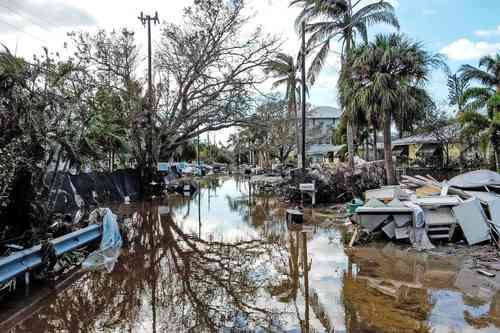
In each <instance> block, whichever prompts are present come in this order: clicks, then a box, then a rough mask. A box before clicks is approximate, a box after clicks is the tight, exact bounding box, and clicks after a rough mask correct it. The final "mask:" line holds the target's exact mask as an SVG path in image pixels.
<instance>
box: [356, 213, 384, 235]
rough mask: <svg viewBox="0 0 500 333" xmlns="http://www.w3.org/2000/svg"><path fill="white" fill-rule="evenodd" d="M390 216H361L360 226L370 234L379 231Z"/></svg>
mask: <svg viewBox="0 0 500 333" xmlns="http://www.w3.org/2000/svg"><path fill="white" fill-rule="evenodd" d="M389 216H390V215H360V216H359V219H360V220H359V224H360V225H361V226H362V227H363V228H365V229H367V230H368V231H369V232H373V231H375V230H377V228H378V227H380V226H381V225H382V224H383V223H384V222H385V221H386V220H387V219H388V218H389Z"/></svg>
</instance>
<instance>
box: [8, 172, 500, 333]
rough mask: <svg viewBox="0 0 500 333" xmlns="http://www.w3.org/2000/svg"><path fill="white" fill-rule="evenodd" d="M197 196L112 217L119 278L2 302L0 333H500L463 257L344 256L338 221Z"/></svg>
mask: <svg viewBox="0 0 500 333" xmlns="http://www.w3.org/2000/svg"><path fill="white" fill-rule="evenodd" d="M201 186H202V190H201V191H200V192H199V193H196V194H195V195H194V196H193V197H191V198H189V197H183V196H179V195H174V196H171V197H170V198H169V199H165V200H164V201H161V202H144V203H140V204H136V205H129V206H122V207H119V208H118V209H115V211H117V210H118V211H119V212H120V214H123V215H124V216H126V217H127V218H126V219H125V221H126V224H127V227H128V232H127V238H128V239H129V245H128V247H126V248H124V249H123V251H122V254H121V257H120V260H119V262H118V263H117V265H116V266H115V269H114V271H113V272H112V273H110V274H108V273H105V272H82V273H78V274H76V275H75V277H73V278H72V279H71V280H70V281H69V282H68V283H67V284H66V285H64V286H62V287H60V288H59V289H58V290H57V291H55V292H51V293H48V294H47V295H45V296H43V297H41V298H40V296H39V295H40V293H36V292H33V295H31V296H27V297H20V296H17V299H15V300H9V301H8V302H5V303H4V304H2V305H0V331H2V332H8V331H10V332H15V333H18V332H444V333H448V332H499V331H500V293H499V292H497V290H498V289H499V288H498V285H499V284H498V281H497V279H491V278H487V277H484V276H480V275H479V274H477V273H476V272H474V271H471V270H468V269H466V268H464V265H463V264H462V259H461V258H458V257H452V256H443V255H440V256H438V255H428V254H427V255H426V254H419V255H416V254H415V253H414V252H408V251H406V250H405V249H403V248H401V247H396V246H393V245H385V244H384V245H381V246H380V247H376V246H375V247H360V248H355V249H353V250H350V251H346V250H345V248H344V245H343V242H342V228H341V227H340V225H338V224H336V223H335V222H332V220H334V218H333V216H327V215H325V214H322V213H321V212H319V211H309V212H308V213H307V215H306V225H305V226H304V227H297V226H290V227H287V224H286V223H285V221H284V215H285V207H283V206H282V205H281V204H280V203H279V201H277V200H276V198H274V197H273V196H272V195H255V194H254V193H252V192H253V191H252V189H251V188H250V187H249V185H248V183H247V181H246V180H244V179H237V178H229V177H225V178H218V179H210V180H204V181H202V182H201ZM37 295H38V298H37V297H36V296H37ZM21 299H22V302H23V303H21ZM7 318H10V319H9V320H6V319H7ZM2 325H3V329H1V328H2Z"/></svg>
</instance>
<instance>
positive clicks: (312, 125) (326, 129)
mask: <svg viewBox="0 0 500 333" xmlns="http://www.w3.org/2000/svg"><path fill="white" fill-rule="evenodd" d="M338 123H339V120H338V119H336V118H308V119H307V120H306V131H307V132H306V136H307V141H308V143H311V144H312V143H314V144H333V143H334V142H333V137H334V131H335V129H336V128H337V126H338Z"/></svg>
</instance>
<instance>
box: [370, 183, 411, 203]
mask: <svg viewBox="0 0 500 333" xmlns="http://www.w3.org/2000/svg"><path fill="white" fill-rule="evenodd" d="M401 195H403V196H404V194H403V193H402V191H401V186H399V185H394V186H382V187H381V188H377V189H374V190H368V191H366V192H365V200H370V199H379V200H392V199H394V198H399V197H401Z"/></svg>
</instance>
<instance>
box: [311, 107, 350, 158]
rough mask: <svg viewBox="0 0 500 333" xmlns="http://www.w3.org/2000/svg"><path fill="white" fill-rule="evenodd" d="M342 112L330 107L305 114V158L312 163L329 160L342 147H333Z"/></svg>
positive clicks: (317, 108) (314, 109)
mask: <svg viewBox="0 0 500 333" xmlns="http://www.w3.org/2000/svg"><path fill="white" fill-rule="evenodd" d="M341 117H342V111H341V110H340V109H338V108H334V107H331V106H318V107H316V108H313V109H312V110H310V111H309V112H307V114H306V145H307V148H306V157H307V158H309V159H311V160H312V161H313V162H319V161H322V160H324V159H328V158H331V157H332V156H333V155H334V154H335V153H337V152H339V151H340V150H341V148H342V146H335V141H334V140H335V130H336V129H337V127H338V125H339V123H340V118H341Z"/></svg>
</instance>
